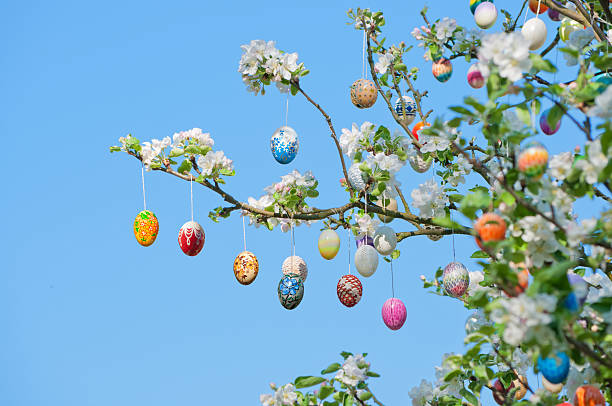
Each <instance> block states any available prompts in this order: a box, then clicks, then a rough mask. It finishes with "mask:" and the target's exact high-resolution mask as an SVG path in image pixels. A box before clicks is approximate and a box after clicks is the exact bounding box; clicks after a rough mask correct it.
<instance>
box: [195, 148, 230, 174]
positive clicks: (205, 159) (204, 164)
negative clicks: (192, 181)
mask: <svg viewBox="0 0 612 406" xmlns="http://www.w3.org/2000/svg"><path fill="white" fill-rule="evenodd" d="M197 162H198V166H199V167H200V170H201V171H202V175H204V176H210V175H212V174H213V172H214V171H215V169H226V170H228V171H232V170H233V169H234V164H233V161H232V160H231V159H229V158H227V157H226V156H225V154H224V153H223V151H214V152H213V151H210V152H208V153H207V154H206V155H204V156H199V157H198V161H197Z"/></svg>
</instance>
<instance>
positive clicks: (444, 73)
mask: <svg viewBox="0 0 612 406" xmlns="http://www.w3.org/2000/svg"><path fill="white" fill-rule="evenodd" d="M483 4H486V3H483ZM431 72H432V73H433V75H434V77H435V78H436V79H438V81H439V82H446V81H447V80H449V79H450V77H451V76H452V75H453V64H452V63H451V61H449V60H448V59H446V58H440V59H438V60H437V61H435V62H434V63H433V64H432V65H431Z"/></svg>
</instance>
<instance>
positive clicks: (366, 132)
mask: <svg viewBox="0 0 612 406" xmlns="http://www.w3.org/2000/svg"><path fill="white" fill-rule="evenodd" d="M373 129H374V124H372V123H370V122H369V121H365V122H364V123H363V124H361V127H357V124H355V123H353V126H352V128H351V129H350V130H349V129H348V128H343V129H342V134H341V135H340V148H342V152H343V153H345V154H346V155H348V156H349V158H351V159H353V158H354V157H355V154H356V153H357V151H359V150H360V149H361V141H363V140H365V139H367V138H368V137H369V136H370V135H371V134H372V131H373Z"/></svg>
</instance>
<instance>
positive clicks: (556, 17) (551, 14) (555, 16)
mask: <svg viewBox="0 0 612 406" xmlns="http://www.w3.org/2000/svg"><path fill="white" fill-rule="evenodd" d="M548 18H550V19H551V20H552V21H561V13H559V12H558V11H557V10H553V9H552V8H549V9H548Z"/></svg>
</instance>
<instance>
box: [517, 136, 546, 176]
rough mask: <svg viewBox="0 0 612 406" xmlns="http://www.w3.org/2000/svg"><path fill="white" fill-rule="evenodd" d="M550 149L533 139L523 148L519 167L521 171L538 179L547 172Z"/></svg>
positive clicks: (519, 158)
mask: <svg viewBox="0 0 612 406" xmlns="http://www.w3.org/2000/svg"><path fill="white" fill-rule="evenodd" d="M547 165H548V151H547V150H546V148H544V146H543V145H542V144H540V143H539V142H537V141H531V142H529V143H527V144H525V146H524V147H523V148H522V149H521V152H520V154H519V157H518V167H519V170H520V171H521V172H523V173H524V174H525V175H527V176H528V177H530V178H533V179H534V180H538V179H540V178H541V177H542V175H543V174H544V172H546V167H547Z"/></svg>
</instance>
